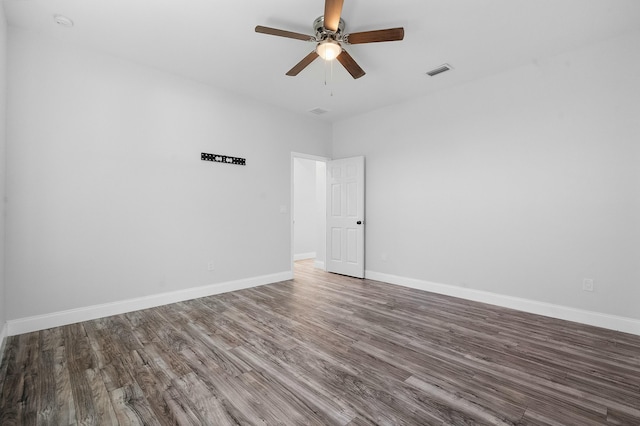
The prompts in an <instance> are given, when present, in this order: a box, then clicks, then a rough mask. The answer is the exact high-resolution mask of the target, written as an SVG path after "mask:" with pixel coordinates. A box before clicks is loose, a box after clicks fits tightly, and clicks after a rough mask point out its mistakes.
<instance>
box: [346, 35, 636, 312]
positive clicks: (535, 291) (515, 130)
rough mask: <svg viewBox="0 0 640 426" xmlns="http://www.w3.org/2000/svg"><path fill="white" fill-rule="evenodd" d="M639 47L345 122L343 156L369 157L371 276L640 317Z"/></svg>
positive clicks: (591, 51) (571, 56)
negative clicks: (587, 285) (586, 282)
mask: <svg viewBox="0 0 640 426" xmlns="http://www.w3.org/2000/svg"><path fill="white" fill-rule="evenodd" d="M638 46H640V34H639V33H633V34H631V35H629V36H627V37H621V38H618V39H613V40H609V41H607V42H604V43H601V44H598V45H594V46H591V47H589V48H585V49H582V50H579V51H574V52H571V53H568V54H564V55H561V56H557V57H554V58H551V59H548V60H544V61H539V62H538V63H536V64H532V65H530V66H527V67H523V68H518V69H515V70H511V71H507V72H504V73H502V74H500V75H495V76H493V77H491V78H486V79H483V80H480V81H476V82H473V83H470V84H466V85H464V86H459V87H456V88H453V89H450V90H446V91H441V92H438V93H436V94H434V95H432V96H429V97H425V98H422V99H419V100H415V101H411V102H407V103H403V104H399V105H395V106H391V107H388V108H385V109H382V110H378V111H375V112H371V113H368V114H365V115H362V116H359V117H356V118H353V119H347V120H344V121H342V122H339V123H336V124H335V125H334V137H333V155H334V158H340V157H348V156H353V155H365V156H366V159H367V194H366V199H367V206H366V208H367V243H366V250H367V252H366V253H367V255H366V265H367V269H368V270H369V271H374V272H379V273H384V274H389V275H395V276H402V277H410V278H415V279H418V280H425V281H430V282H435V283H443V284H449V285H453V286H459V287H461V288H462V287H466V288H468V289H475V290H482V291H486V292H492V293H497V294H501V295H508V296H515V297H518V298H524V299H529V300H535V301H540V302H545V303H550V304H557V305H562V306H567V307H573V308H577V309H581V310H587V311H595V312H600V313H606V314H611V315H617V316H623V317H627V318H635V319H639V318H640V303H639V302H638V301H640V285H639V283H640V262H639V259H640V166H639V165H640V143H638V141H639V139H638V138H639V135H640V119H639V118H640V83H639V80H638V76H639V75H640V55H639V53H638V52H639V50H638ZM453 72H455V71H453ZM443 77H444V76H443ZM425 84H429V80H428V79H427V77H425ZM383 259H387V260H386V261H385V260H383ZM583 278H592V279H594V280H595V292H593V293H589V292H584V291H582V290H581V287H582V280H583Z"/></svg>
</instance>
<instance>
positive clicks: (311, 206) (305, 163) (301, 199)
mask: <svg viewBox="0 0 640 426" xmlns="http://www.w3.org/2000/svg"><path fill="white" fill-rule="evenodd" d="M293 176H294V179H293V194H294V195H293V215H294V224H293V258H294V259H295V260H301V259H314V258H315V257H316V247H317V245H318V239H317V224H316V162H315V161H314V160H308V159H306V158H294V159H293Z"/></svg>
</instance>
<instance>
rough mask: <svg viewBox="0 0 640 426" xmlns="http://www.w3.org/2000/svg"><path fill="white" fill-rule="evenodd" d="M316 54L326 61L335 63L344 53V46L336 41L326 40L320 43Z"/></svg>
mask: <svg viewBox="0 0 640 426" xmlns="http://www.w3.org/2000/svg"><path fill="white" fill-rule="evenodd" d="M316 53H317V54H318V56H320V57H321V58H322V59H324V60H325V61H333V60H334V59H335V58H337V57H338V55H339V54H340V53H342V46H340V43H338V42H337V41H335V40H324V41H322V42H320V43H318V46H317V47H316Z"/></svg>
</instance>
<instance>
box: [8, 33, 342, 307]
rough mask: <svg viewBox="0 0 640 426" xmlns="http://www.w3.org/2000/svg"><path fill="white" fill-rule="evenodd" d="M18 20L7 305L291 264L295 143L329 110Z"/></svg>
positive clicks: (323, 151)
mask: <svg viewBox="0 0 640 426" xmlns="http://www.w3.org/2000/svg"><path fill="white" fill-rule="evenodd" d="M9 36H10V37H9V83H10V85H9V96H10V99H11V102H10V103H9V107H8V123H9V126H8V148H7V165H8V167H7V196H8V198H9V203H8V211H7V228H6V229H7V289H6V290H7V295H6V296H7V299H8V300H10V301H11V303H9V305H8V306H7V318H8V319H19V318H25V317H29V316H34V315H40V314H47V313H51V312H58V311H63V310H67V309H72V308H78V307H86V306H92V305H96V304H103V303H109V302H115V301H120V300H125V299H129V298H135V297H144V296H149V295H154V294H158V293H163V292H170V291H180V290H184V289H189V288H194V287H198V286H203V285H210V284H215V283H221V282H228V281H232V280H239V279H243V278H249V277H257V276H264V275H270V274H274V273H281V272H284V271H289V270H290V262H291V246H290V244H291V243H290V241H291V240H290V214H289V206H290V205H291V194H290V174H291V171H290V161H291V152H292V151H295V152H304V153H308V154H314V155H319V156H328V154H329V151H330V146H329V145H328V144H327V142H326V141H328V140H329V139H330V137H331V127H330V125H329V124H326V123H321V122H318V121H317V120H312V119H308V118H306V117H304V116H302V115H294V114H291V113H288V112H284V111H282V110H279V109H278V108H273V107H270V106H268V105H263V104H259V103H257V102H254V101H252V100H251V99H248V98H243V97H240V96H238V95H235V94H231V93H229V92H226V91H224V90H218V89H213V88H211V87H208V86H205V85H201V84H197V83H195V82H191V81H188V80H184V79H181V78H178V77H175V76H172V75H170V74H166V73H162V72H159V71H155V70H152V69H149V68H145V67H141V66H137V65H135V64H132V63H129V62H126V61H121V60H119V59H117V58H114V57H111V56H107V55H102V54H98V53H94V52H90V51H85V50H82V49H81V48H79V47H74V46H72V45H68V44H63V43H62V42H56V41H53V40H50V39H43V38H39V37H38V36H37V35H32V34H28V33H25V32H23V31H21V30H17V29H10V33H9ZM201 152H209V153H216V154H227V155H235V156H240V157H246V158H247V166H245V167H241V166H232V165H226V164H216V163H210V162H203V161H200V153H201ZM282 207H284V209H285V210H286V211H285V212H284V213H282V212H281V208H282ZM210 261H212V262H213V263H214V265H215V270H214V271H208V262H210Z"/></svg>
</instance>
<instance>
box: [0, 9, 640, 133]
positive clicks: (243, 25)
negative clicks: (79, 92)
mask: <svg viewBox="0 0 640 426" xmlns="http://www.w3.org/2000/svg"><path fill="white" fill-rule="evenodd" d="M3 3H4V8H5V13H6V17H7V21H8V24H9V25H10V26H14V27H20V28H24V29H27V30H29V31H35V32H38V33H41V34H42V35H43V36H45V37H51V38H57V39H60V40H65V41H68V42H71V43H76V44H80V45H84V46H87V47H89V48H91V49H95V50H100V51H103V52H107V53H110V54H113V55H117V56H119V57H123V58H126V59H130V60H132V61H135V62H137V63H141V64H145V65H149V66H152V67H155V68H159V69H163V70H166V71H169V72H172V73H175V74H179V75H183V76H185V77H188V78H191V79H195V80H198V81H201V82H204V83H207V84H210V85H212V86H216V87H223V88H226V89H228V90H231V91H234V92H239V93H242V94H245V95H248V96H250V97H252V98H255V99H258V100H261V101H264V102H268V103H270V104H274V105H278V106H281V107H283V108H286V109H288V110H291V111H296V112H299V113H301V114H306V115H309V116H314V115H312V114H311V113H309V112H308V111H309V110H311V109H314V108H318V107H319V108H323V109H326V110H329V111H330V112H329V113H327V114H324V115H321V116H318V118H319V119H323V120H331V121H335V120H339V119H341V118H344V117H349V116H353V115H355V114H359V113H362V112H365V111H368V110H372V109H375V108H379V107H382V106H385V105H389V104H393V103H397V102H400V101H402V100H405V99H409V98H412V97H417V96H421V95H424V94H427V93H429V92H433V91H435V90H441V89H443V88H446V87H450V86H452V85H455V84H460V83H462V82H465V81H470V80H474V79H478V78H482V77H484V76H487V75H489V74H493V73H497V72H500V71H502V70H504V69H508V68H513V67H517V66H520V65H523V64H527V63H531V62H532V61H536V60H540V59H542V58H544V57H547V56H551V55H554V54H557V53H560V52H563V51H567V50H570V49H575V48H578V47H580V46H583V45H587V44H591V43H594V42H596V41H599V40H603V39H606V38H610V37H613V36H616V35H619V34H622V33H625V32H629V31H632V30H637V29H640V1H639V0H527V1H525V0H394V1H382V0H345V5H344V9H343V13H342V17H343V19H344V20H345V21H346V30H345V32H347V33H350V32H357V31H365V30H373V29H383V28H391V27H397V26H403V27H404V28H405V39H404V40H403V41H400V42H389V43H375V44H364V45H354V46H348V47H347V50H348V51H349V53H351V56H353V58H354V59H355V60H356V61H357V62H358V64H359V65H360V66H361V67H362V68H363V69H364V70H365V71H366V72H367V75H366V76H364V77H362V78H360V79H358V80H353V79H352V78H351V77H350V76H349V75H348V74H347V73H346V71H344V69H343V68H342V67H341V66H340V65H339V64H338V63H335V64H334V65H333V69H332V68H331V67H330V66H327V65H326V64H325V63H324V62H323V61H322V60H320V59H318V60H316V61H315V62H314V63H313V64H312V65H311V66H309V67H308V68H307V69H305V70H304V71H303V72H302V73H300V75H298V76H297V77H287V76H285V72H287V71H288V70H289V69H290V68H291V67H292V66H293V65H295V64H296V63H297V62H298V61H299V60H300V59H302V58H303V57H304V56H305V55H306V54H307V53H309V52H310V51H311V50H313V48H314V46H313V44H311V43H307V42H303V41H299V40H293V39H286V38H280V37H273V36H268V35H264V34H257V33H255V32H254V27H255V26H256V25H258V24H260V25H265V26H271V27H276V28H281V29H286V30H290V31H295V32H301V33H306V34H311V33H312V32H313V31H312V27H311V24H312V22H313V20H314V19H315V18H316V17H318V16H320V15H322V13H323V10H324V2H323V0H304V1H302V0H269V1H267V0H229V1H225V2H222V1H219V0H3ZM55 14H62V15H66V16H68V17H69V18H71V19H72V20H73V21H74V22H75V26H74V27H73V28H71V29H67V28H64V27H61V26H59V25H57V24H55V23H54V20H53V16H54V15H55ZM639 48H640V46H639ZM443 63H449V64H451V65H452V66H453V67H454V70H453V71H450V72H447V73H445V74H441V75H440V76H438V77H428V76H426V75H425V72H426V71H428V70H430V69H432V68H435V67H437V66H439V65H441V64H443ZM325 80H327V85H325ZM314 117H315V116H314Z"/></svg>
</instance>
